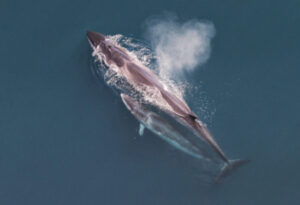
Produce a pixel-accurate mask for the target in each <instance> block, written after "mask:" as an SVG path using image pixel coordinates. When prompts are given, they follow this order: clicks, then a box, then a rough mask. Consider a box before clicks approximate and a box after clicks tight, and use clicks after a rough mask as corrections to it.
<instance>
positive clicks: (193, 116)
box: [188, 114, 197, 120]
mask: <svg viewBox="0 0 300 205" xmlns="http://www.w3.org/2000/svg"><path fill="white" fill-rule="evenodd" d="M188 116H189V118H191V119H192V120H196V119H197V116H196V115H194V114H188Z"/></svg>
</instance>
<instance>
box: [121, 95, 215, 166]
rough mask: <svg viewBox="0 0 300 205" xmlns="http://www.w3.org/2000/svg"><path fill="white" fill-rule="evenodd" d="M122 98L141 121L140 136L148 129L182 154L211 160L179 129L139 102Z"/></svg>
mask: <svg viewBox="0 0 300 205" xmlns="http://www.w3.org/2000/svg"><path fill="white" fill-rule="evenodd" d="M121 98H122V101H123V103H124V104H125V106H126V107H127V109H128V110H129V111H130V112H131V114H132V115H133V116H134V117H135V118H136V119H137V120H138V121H139V123H140V129H139V134H140V135H143V133H144V129H145V128H147V129H149V130H150V131H151V132H153V133H154V134H156V135H158V136H159V137H160V138H161V139H163V140H164V141H166V142H167V143H169V144H170V145H172V146H174V147H175V148H177V149H179V150H181V151H182V152H184V153H186V154H188V155H190V156H192V157H194V158H197V159H204V160H210V159H209V158H208V157H207V155H206V154H205V153H204V152H203V151H202V150H201V149H199V148H198V147H197V146H196V145H194V144H193V143H192V142H191V141H189V140H188V139H186V138H185V137H184V136H183V135H182V134H181V133H180V132H179V131H178V130H177V129H175V128H174V127H173V126H171V125H170V124H169V123H168V122H167V121H166V120H164V119H163V118H162V117H160V116H159V115H157V114H155V113H154V112H151V111H150V110H148V109H146V108H145V107H144V106H142V105H141V104H140V103H139V102H138V101H136V100H135V99H134V98H132V97H129V96H128V95H126V94H123V93H122V94H121Z"/></svg>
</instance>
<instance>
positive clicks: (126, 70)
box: [86, 31, 249, 181]
mask: <svg viewBox="0 0 300 205" xmlns="http://www.w3.org/2000/svg"><path fill="white" fill-rule="evenodd" d="M86 35H87V39H88V41H89V43H90V45H91V47H92V49H93V51H94V52H96V53H98V54H99V55H101V58H102V61H103V62H104V63H105V65H106V66H107V67H114V68H117V69H118V72H119V73H120V75H121V76H122V77H123V78H125V79H126V80H127V81H128V82H129V83H130V84H131V85H133V86H134V87H136V88H140V87H149V88H152V89H155V90H156V91H157V92H159V94H160V98H161V99H163V101H164V103H165V104H166V105H167V106H166V107H163V109H165V111H166V112H168V113H170V115H172V116H174V117H175V118H176V119H177V120H178V121H179V122H180V123H182V124H183V125H185V126H187V127H189V128H190V129H191V130H192V131H193V132H194V133H195V134H196V135H197V136H199V138H201V139H202V140H203V141H205V142H206V143H207V144H208V145H209V146H210V147H211V148H212V149H213V150H214V151H215V152H216V153H217V155H218V156H219V157H220V159H221V160H222V161H223V167H222V168H221V172H220V174H219V176H217V181H218V180H220V179H222V178H223V177H224V176H226V175H228V174H230V173H231V172H232V170H234V169H236V168H238V167H240V166H241V165H244V164H245V163H247V162H249V160H241V159H236V160H230V159H229V158H227V156H226V155H225V153H224V152H223V150H222V149H221V147H220V146H219V144H218V143H217V142H216V140H215V138H214V137H213V135H212V134H211V133H210V131H209V130H208V128H207V127H206V126H205V124H204V123H202V121H201V120H200V119H199V117H198V116H197V115H196V114H195V113H194V112H193V111H192V110H191V109H190V107H189V106H188V105H187V103H186V102H185V100H184V99H183V98H181V97H179V96H177V95H176V94H175V92H174V91H173V90H172V89H171V88H170V87H168V85H166V84H165V83H164V82H163V81H162V79H160V77H159V76H158V75H156V74H155V73H154V72H152V70H151V69H149V68H148V67H146V66H145V65H143V64H142V63H141V62H139V61H138V60H137V59H133V58H132V57H131V55H130V54H129V51H128V50H126V48H124V47H121V46H120V45H118V44H116V43H114V42H113V41H112V40H111V39H110V38H109V36H106V35H104V34H101V33H98V32H94V31H87V33H86ZM148 97H155V96H148ZM123 101H124V100H123ZM156 101H158V99H153V100H152V102H156Z"/></svg>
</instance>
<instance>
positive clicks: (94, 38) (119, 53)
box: [86, 31, 129, 67]
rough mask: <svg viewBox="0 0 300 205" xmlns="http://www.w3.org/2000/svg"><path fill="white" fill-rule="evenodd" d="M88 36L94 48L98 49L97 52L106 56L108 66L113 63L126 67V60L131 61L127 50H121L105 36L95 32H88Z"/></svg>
mask: <svg viewBox="0 0 300 205" xmlns="http://www.w3.org/2000/svg"><path fill="white" fill-rule="evenodd" d="M86 35H87V38H88V40H89V42H90V45H91V46H92V48H93V49H97V52H100V53H101V54H102V55H103V56H105V61H106V63H107V64H109V65H110V64H112V63H113V64H115V65H117V66H119V67H121V66H123V65H124V60H128V59H129V56H128V54H127V52H126V50H125V49H123V48H120V47H119V46H118V45H116V44H115V43H113V42H112V41H111V40H110V39H109V38H108V37H106V36H105V35H103V34H101V33H96V32H93V31H87V33H86Z"/></svg>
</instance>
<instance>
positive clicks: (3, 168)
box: [0, 0, 300, 205]
mask: <svg viewBox="0 0 300 205" xmlns="http://www.w3.org/2000/svg"><path fill="white" fill-rule="evenodd" d="M166 10H167V11H172V12H175V13H176V14H177V15H178V16H179V18H180V19H181V20H182V21H185V20H188V19H191V18H197V19H206V20H210V21H212V22H213V23H214V24H215V27H216V37H215V38H214V39H213V48H212V55H211V58H210V60H209V61H208V63H206V64H205V65H204V66H202V68H200V69H196V70H195V71H194V72H193V73H190V74H189V75H188V76H187V81H189V82H190V83H191V84H192V85H195V86H197V85H198V84H199V83H200V82H201V84H202V88H201V92H205V95H206V97H207V98H208V99H209V100H210V102H212V104H211V105H210V106H209V107H210V109H215V110H216V113H215V114H214V116H213V119H212V121H211V123H209V128H210V129H211V131H212V133H213V134H214V135H215V136H216V139H217V141H218V142H219V144H220V145H221V146H222V148H223V149H224V150H225V152H226V153H227V155H229V156H230V157H232V158H249V159H251V160H252V162H251V164H249V165H247V166H245V167H244V168H242V169H240V170H239V171H237V172H236V173H234V174H233V175H232V176H230V177H229V178H227V179H226V180H225V181H224V182H223V183H222V184H220V185H218V186H213V185H210V184H208V183H207V182H205V181H203V180H202V179H199V176H198V175H197V165H196V164H191V163H187V162H186V160H185V158H184V157H183V156H182V155H181V154H180V153H179V152H177V151H175V150H173V149H171V148H170V147H169V146H168V145H167V144H166V143H164V142H163V141H161V140H160V139H158V138H157V137H156V136H154V135H153V134H151V133H149V132H146V133H145V136H143V137H140V136H138V134H137V129H138V123H137V122H136V120H135V119H134V118H133V117H132V116H131V115H130V114H129V112H128V111H127V110H126V108H125V107H124V106H123V105H122V103H121V101H120V99H119V98H117V97H116V96H115V95H114V94H113V93H112V92H111V90H110V89H109V88H108V87H107V86H105V84H104V83H101V82H98V81H97V80H96V79H95V77H94V76H93V74H92V72H91V70H90V54H91V53H90V52H91V50H90V48H89V45H88V42H87V40H86V37H85V32H86V30H88V29H89V30H95V31H99V32H103V33H105V34H116V33H121V34H123V35H125V36H132V37H134V38H139V39H143V33H144V23H145V20H146V19H147V18H149V17H151V16H153V15H154V14H161V13H162V12H163V11H166ZM299 22H300V3H299V1H297V0H289V1H279V0H278V1H276V0H275V1H274V0H273V1H267V0H253V1H247V2H245V1H243V2H241V1H235V0H231V1H226V2H225V1H224V2H222V1H215V0H210V1H207V0H201V1H196V0H191V1H188V2H187V1H179V0H165V1H159V0H154V1H134V0H128V1H101V0H98V1H94V0H88V1H69V2H66V1H64V2H62V1H58V0H53V1H47V2H44V3H43V2H35V1H8V0H2V1H1V2H0V45H1V46H0V56H1V57H0V59H1V60H0V179H1V183H0V203H1V204H3V205H4V204H5V205H11V204H30V205H33V204H45V205H46V204H64V205H65V204H72V205H75V204H109V205H114V204H149V205H150V204H151V205H153V204H159V205H161V204H162V205H165V204H180V205H181V204H299V203H300V196H299V194H300V186H299V182H300V160H299V154H300V151H299V147H300V139H299V126H300V121H299V120H300V119H299V112H300V107H299V102H300V93H299V87H300V80H299V75H300V71H299V64H300V46H299V45H300V44H299V43H300V42H299V36H300V27H299ZM196 99H197V95H196V94H195V95H194V96H191V97H190V98H189V99H187V101H189V102H193V101H195V100H196ZM192 109H195V107H192Z"/></svg>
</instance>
